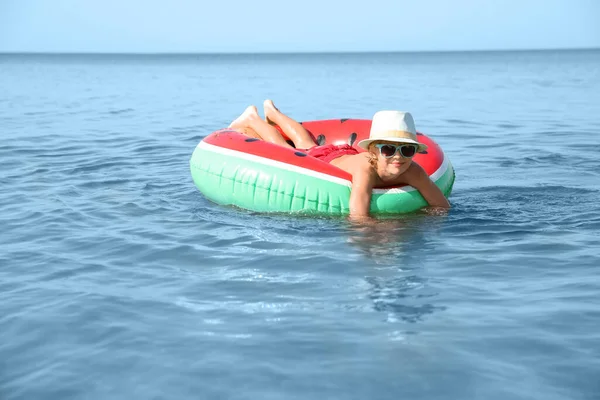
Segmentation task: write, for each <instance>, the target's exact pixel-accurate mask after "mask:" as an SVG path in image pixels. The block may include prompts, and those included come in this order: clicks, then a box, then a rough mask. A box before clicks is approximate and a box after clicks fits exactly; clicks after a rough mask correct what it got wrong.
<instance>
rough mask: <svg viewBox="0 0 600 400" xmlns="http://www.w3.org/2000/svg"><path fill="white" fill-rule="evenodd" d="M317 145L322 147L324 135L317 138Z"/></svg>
mask: <svg viewBox="0 0 600 400" xmlns="http://www.w3.org/2000/svg"><path fill="white" fill-rule="evenodd" d="M317 144H318V145H319V146H323V145H324V144H325V135H319V136H317Z"/></svg>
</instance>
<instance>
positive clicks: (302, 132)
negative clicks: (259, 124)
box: [263, 100, 316, 149]
mask: <svg viewBox="0 0 600 400" xmlns="http://www.w3.org/2000/svg"><path fill="white" fill-rule="evenodd" d="M263 106H264V110H265V118H266V119H267V121H270V122H273V123H274V124H276V125H279V127H281V129H282V130H283V132H285V134H286V135H288V137H289V138H290V139H291V140H292V142H294V144H295V145H296V147H297V148H299V149H309V148H311V147H313V146H315V145H316V143H315V141H314V140H313V138H312V137H311V135H310V133H308V131H307V130H306V129H304V127H303V126H302V125H301V124H300V123H299V122H297V121H295V120H293V119H292V118H290V117H288V116H287V115H285V114H283V113H282V112H281V111H279V109H277V107H275V104H273V102H272V101H271V100H265V102H264V103H263Z"/></svg>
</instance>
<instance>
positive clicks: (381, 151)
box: [371, 142, 412, 176]
mask: <svg viewBox="0 0 600 400" xmlns="http://www.w3.org/2000/svg"><path fill="white" fill-rule="evenodd" d="M386 145H389V146H393V147H394V148H396V147H397V146H399V145H402V144H399V143H392V142H378V143H375V144H374V145H373V147H372V150H371V151H372V152H373V153H374V154H375V156H376V157H377V165H378V167H379V168H378V169H379V170H380V171H382V172H383V173H384V174H385V175H391V176H395V175H400V174H402V173H403V172H405V171H406V170H407V169H408V167H409V166H410V163H411V162H412V157H404V156H402V152H401V151H400V149H397V151H396V152H395V153H394V155H393V156H391V157H389V156H388V157H386V154H387V155H389V154H390V152H392V151H393V149H391V148H389V147H387V148H386V147H382V146H386ZM408 153H409V154H410V152H408Z"/></svg>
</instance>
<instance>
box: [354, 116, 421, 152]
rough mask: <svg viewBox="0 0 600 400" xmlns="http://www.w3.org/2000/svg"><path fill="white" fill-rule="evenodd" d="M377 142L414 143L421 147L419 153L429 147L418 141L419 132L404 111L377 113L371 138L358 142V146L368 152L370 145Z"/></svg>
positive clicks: (374, 117) (370, 134) (410, 117)
mask: <svg viewBox="0 0 600 400" xmlns="http://www.w3.org/2000/svg"><path fill="white" fill-rule="evenodd" d="M377 141H386V142H396V143H413V144H416V145H418V146H419V149H418V150H417V151H425V150H427V145H425V144H423V143H419V142H418V141H417V130H416V129H415V121H414V120H413V117H412V115H410V113H409V112H404V111H378V112H376V113H375V115H374V116H373V122H372V124H371V132H370V133H369V138H368V139H364V140H361V141H360V142H358V146H359V147H362V148H363V149H365V150H368V148H369V145H370V144H371V143H373V142H377Z"/></svg>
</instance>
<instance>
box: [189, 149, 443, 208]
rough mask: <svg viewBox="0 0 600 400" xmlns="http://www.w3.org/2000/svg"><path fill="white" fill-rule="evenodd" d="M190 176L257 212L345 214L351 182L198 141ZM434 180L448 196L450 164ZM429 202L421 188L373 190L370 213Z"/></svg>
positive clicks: (213, 193) (219, 197)
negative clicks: (226, 152)
mask: <svg viewBox="0 0 600 400" xmlns="http://www.w3.org/2000/svg"><path fill="white" fill-rule="evenodd" d="M190 171H191V174H192V179H193V181H194V183H195V185H196V187H197V188H198V190H200V192H202V194H204V196H205V197H206V198H207V199H209V200H211V201H213V202H215V203H218V204H224V205H234V206H237V207H241V208H245V209H248V210H252V211H258V212H297V213H310V214H330V215H347V214H349V212H350V209H349V200H350V182H348V183H347V184H342V183H337V182H331V181H329V180H326V179H323V178H318V177H314V176H311V175H306V174H303V173H300V172H294V171H289V170H287V169H284V168H277V167H276V166H272V165H268V164H264V163H261V162H258V161H253V160H247V159H245V158H241V157H240V158H238V157H235V156H231V155H227V156H224V155H223V154H221V153H219V152H215V151H211V150H210V149H209V148H206V147H202V146H198V147H196V149H195V150H194V153H193V154H192V157H191V159H190ZM435 184H436V185H437V186H438V187H439V188H440V189H441V190H442V192H443V193H444V195H445V196H446V197H448V196H449V195H450V193H451V191H452V186H453V184H454V169H453V167H452V165H451V164H450V163H448V168H447V169H446V171H445V172H444V174H443V175H442V176H440V177H439V178H438V179H437V180H436V181H435ZM425 206H427V202H426V201H425V199H423V197H422V196H421V194H420V193H419V192H418V191H417V190H412V191H408V192H397V193H393V192H391V193H390V192H385V193H373V197H372V199H371V213H372V214H391V213H393V214H399V213H409V212H413V211H416V210H418V209H420V208H422V207H425Z"/></svg>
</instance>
